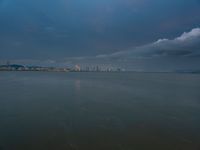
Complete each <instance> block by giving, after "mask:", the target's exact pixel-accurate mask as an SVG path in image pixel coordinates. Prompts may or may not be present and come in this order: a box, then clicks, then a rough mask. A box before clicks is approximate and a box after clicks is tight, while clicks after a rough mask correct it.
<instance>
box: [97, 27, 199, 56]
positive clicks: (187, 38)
mask: <svg viewBox="0 0 200 150" xmlns="http://www.w3.org/2000/svg"><path fill="white" fill-rule="evenodd" d="M199 54H200V28H195V29H192V30H191V31H190V32H184V33H183V34H182V35H181V36H180V37H177V38H175V39H172V40H169V39H159V40H157V41H156V42H154V43H151V44H148V45H144V46H140V47H136V48H133V49H130V50H127V51H120V52H117V53H113V54H110V55H99V56H97V57H98V58H100V57H101V58H103V57H104V58H106V57H109V58H149V57H166V56H168V57H178V56H186V57H189V56H195V55H199Z"/></svg>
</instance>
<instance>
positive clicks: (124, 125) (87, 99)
mask: <svg viewBox="0 0 200 150" xmlns="http://www.w3.org/2000/svg"><path fill="white" fill-rule="evenodd" d="M199 149H200V75H192V74H161V73H157V74H153V73H45V72H44V73H41V72H0V150H199Z"/></svg>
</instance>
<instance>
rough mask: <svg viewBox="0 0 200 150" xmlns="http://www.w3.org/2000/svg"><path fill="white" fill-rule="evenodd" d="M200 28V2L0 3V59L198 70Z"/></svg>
mask: <svg viewBox="0 0 200 150" xmlns="http://www.w3.org/2000/svg"><path fill="white" fill-rule="evenodd" d="M199 27H200V0H0V60H13V61H14V60H18V61H23V60H27V63H28V60H29V61H38V60H40V61H45V62H46V63H50V64H51V63H54V62H56V63H58V62H62V63H63V62H64V63H66V65H67V63H69V61H70V62H74V61H75V60H77V59H79V58H84V59H82V61H80V60H79V63H86V62H87V63H89V62H88V60H90V61H91V58H92V59H95V62H96V63H101V61H105V59H106V60H107V61H108V60H109V63H111V62H113V63H114V61H115V60H116V58H113V56H115V57H116V56H117V62H115V64H120V62H121V65H122V64H124V63H125V62H128V63H127V64H126V65H125V66H133V67H132V68H134V64H137V69H139V68H143V69H144V68H145V67H143V66H144V64H145V63H146V62H147V56H151V61H150V60H149V61H150V62H153V63H152V65H151V67H152V68H153V66H156V67H158V65H159V62H160V59H161V60H165V62H164V64H165V66H177V67H176V68H177V69H178V68H181V67H180V66H184V67H183V68H190V67H191V66H193V67H194V68H195V67H197V66H199V65H200V63H199V61H198V60H199V58H198V57H199V51H200V44H199V42H200V40H199V39H200V36H199V35H200V33H199V32H200V31H199ZM185 36H187V37H186V38H184V37H185ZM188 37H189V38H188ZM178 38H184V42H181V41H180V39H179V40H178ZM163 39H164V40H163ZM156 41H157V42H156ZM182 41H183V40H182ZM184 43H187V44H184ZM146 51H148V52H146ZM149 51H150V52H149ZM127 53H128V55H127ZM130 53H131V57H128V58H127V56H130ZM99 56H100V57H101V58H100V57H99ZM102 56H103V57H104V58H102ZM119 56H120V61H119ZM152 56H154V57H152ZM155 56H156V57H155ZM180 56H181V58H180ZM161 57H162V58H161ZM163 57H164V59H163ZM87 58H88V59H87ZM96 59H97V60H96ZM148 59H150V57H148ZM172 59H173V60H174V63H175V65H173V64H171V62H173V61H171V60H172ZM186 59H187V61H186ZM122 60H123V61H122ZM124 60H125V61H124ZM65 61H66V62H65ZM93 61H94V60H93ZM136 62H137V63H136ZM138 62H140V63H138ZM186 62H187V63H186ZM74 63H75V62H74ZM156 64H157V65H156ZM161 64H162V63H161ZM197 64H198V65H197ZM186 66H187V67H186ZM151 67H150V68H151ZM159 67H161V68H162V67H164V66H162V65H159ZM147 68H149V67H147ZM191 68H192V67H191Z"/></svg>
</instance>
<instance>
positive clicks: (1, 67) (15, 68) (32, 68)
mask: <svg viewBox="0 0 200 150" xmlns="http://www.w3.org/2000/svg"><path fill="white" fill-rule="evenodd" d="M0 71H46V72H116V71H117V72H120V71H123V70H122V69H120V68H116V69H113V68H109V67H108V68H105V67H104V68H101V67H99V66H95V67H85V68H81V67H80V66H79V65H75V66H74V67H72V68H67V67H66V68H65V67H62V68H58V67H40V66H23V65H17V64H11V65H10V64H6V65H0Z"/></svg>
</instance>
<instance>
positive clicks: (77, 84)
mask: <svg viewBox="0 0 200 150" xmlns="http://www.w3.org/2000/svg"><path fill="white" fill-rule="evenodd" d="M75 88H76V90H77V91H80V89H81V81H80V80H79V79H77V80H75Z"/></svg>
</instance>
